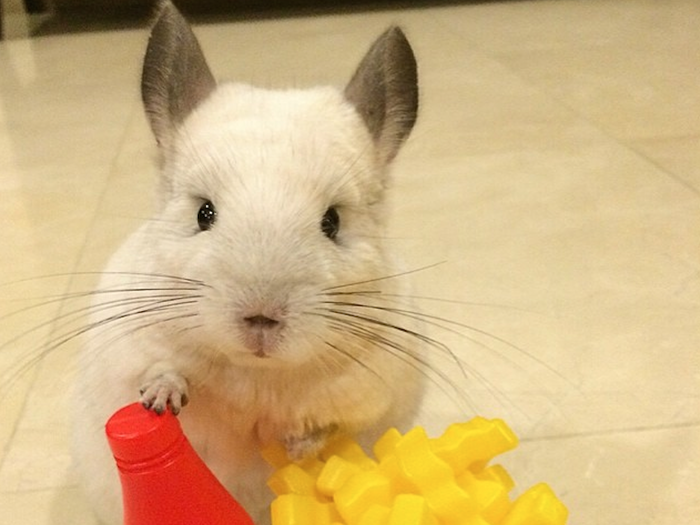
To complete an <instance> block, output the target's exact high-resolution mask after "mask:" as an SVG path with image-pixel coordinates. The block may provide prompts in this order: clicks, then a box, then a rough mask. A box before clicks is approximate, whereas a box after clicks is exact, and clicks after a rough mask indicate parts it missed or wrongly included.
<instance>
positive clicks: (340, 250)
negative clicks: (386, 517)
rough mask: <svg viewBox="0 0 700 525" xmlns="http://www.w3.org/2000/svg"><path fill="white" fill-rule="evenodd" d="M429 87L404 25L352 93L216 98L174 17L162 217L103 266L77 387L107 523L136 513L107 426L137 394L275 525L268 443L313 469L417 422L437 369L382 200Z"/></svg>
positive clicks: (166, 50) (383, 39) (161, 77)
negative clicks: (429, 365) (337, 440)
mask: <svg viewBox="0 0 700 525" xmlns="http://www.w3.org/2000/svg"><path fill="white" fill-rule="evenodd" d="M416 81H417V80H416V64H415V59H414V57H413V53H412V51H411V48H410V46H409V44H408V42H407V40H406V38H405V36H404V34H403V33H402V32H401V30H400V29H398V28H396V27H392V28H390V29H388V30H387V31H386V32H385V33H384V34H383V35H381V36H380V37H379V39H378V40H377V41H376V42H375V43H374V44H373V45H372V47H371V48H370V50H369V52H368V53H367V55H366V56H365V57H364V59H363V60H362V62H361V64H360V66H359V67H358V69H357V71H356V72H355V74H354V76H353V77H352V79H351V80H350V82H349V84H348V85H347V87H346V88H345V89H344V90H337V89H334V88H330V87H322V88H313V89H308V90H288V91H271V90H264V89H258V88H255V87H251V86H247V85H241V84H235V83H222V84H217V83H216V82H215V81H214V78H213V76H212V74H211V73H210V71H209V68H208V66H207V64H206V62H205V59H204V57H203V55H202V52H201V49H200V47H199V44H198V43H197V40H196V38H195V36H194V34H193V33H192V30H191V29H190V27H189V26H188V24H187V22H186V21H185V20H184V19H183V18H182V16H181V15H180V14H179V13H178V11H177V10H176V9H175V8H174V7H173V5H172V4H170V3H169V2H163V3H162V4H161V6H160V9H159V12H158V15H157V18H156V22H155V24H154V26H153V29H152V33H151V37H150V41H149V44H148V50H147V52H146V57H145V63H144V68H143V78H142V95H143V100H144V105H145V109H146V112H147V115H148V118H149V121H150V124H151V127H152V129H153V132H154V134H155V137H156V139H157V142H158V147H159V151H160V155H161V162H162V166H161V176H160V186H159V200H158V202H157V210H156V211H155V213H154V217H153V219H152V220H150V221H148V222H147V223H146V224H145V225H143V226H142V227H141V228H140V229H139V230H137V231H136V232H135V233H134V234H133V235H132V236H131V237H130V238H129V239H128V240H127V241H126V243H125V244H124V245H123V246H122V247H121V248H120V249H119V251H118V252H117V253H116V254H115V255H114V256H113V258H112V259H111V261H110V263H109V265H108V266H107V268H106V269H105V271H104V275H103V277H102V281H101V283H100V286H99V289H98V290H96V291H95V294H94V296H95V299H94V301H93V305H92V307H91V311H92V314H91V316H92V317H91V320H90V325H89V327H88V328H89V330H87V331H88V333H89V336H88V340H87V342H86V345H85V349H84V352H83V354H82V356H81V361H80V370H79V377H78V384H77V390H76V401H75V406H76V421H75V455H76V463H77V467H78V469H79V472H80V474H81V476H82V478H83V480H84V481H85V483H84V484H85V487H86V491H87V493H88V494H89V496H90V499H91V501H92V502H93V504H94V507H95V510H96V512H97V514H98V515H99V517H100V519H101V520H102V521H104V522H105V523H106V524H110V525H112V524H114V525H117V524H119V523H121V519H122V518H121V495H120V494H121V492H120V488H119V484H118V476H117V472H116V468H115V465H114V461H113V459H112V457H111V454H110V452H109V450H108V447H107V442H106V439H105V437H104V424H105V422H106V420H107V419H108V418H109V416H110V415H111V414H112V413H113V412H114V411H116V410H117V409H119V408H120V407H122V406H123V405H126V404H129V403H131V402H134V401H136V400H138V399H139V397H138V396H139V392H140V395H141V398H140V401H141V402H142V403H143V404H144V406H146V407H147V408H150V409H152V410H155V411H156V412H159V413H160V412H162V411H164V410H168V409H170V410H172V411H173V412H174V413H179V418H180V421H181V423H182V426H183V428H184V431H185V433H186V434H187V436H188V438H189V439H190V441H191V442H192V444H193V446H194V448H195V449H196V450H197V452H198V453H199V454H200V455H201V457H202V458H203V459H204V461H205V462H206V463H207V464H208V465H209V467H210V468H211V469H212V470H213V471H214V473H215V474H216V475H217V477H218V478H219V479H220V480H221V482H222V483H223V484H224V485H225V486H226V487H227V489H228V490H229V491H230V492H231V493H232V494H233V495H234V496H235V497H236V498H237V499H238V500H239V501H240V502H241V503H242V504H243V505H244V506H245V507H246V508H247V509H248V510H249V512H250V513H251V515H252V516H253V518H254V519H256V520H257V521H256V522H257V523H260V524H261V525H262V524H264V523H267V522H269V517H267V514H268V511H267V507H268V505H269V503H270V501H271V499H272V495H271V494H270V492H269V490H268V489H267V488H266V486H265V481H266V478H267V476H268V475H269V473H270V471H269V469H268V468H267V467H266V466H265V464H264V462H263V461H262V459H261V458H260V454H259V451H260V449H261V447H263V446H265V445H266V444H267V443H269V442H271V441H274V440H279V441H282V442H284V443H285V444H286V447H287V450H288V452H289V454H290V457H292V458H301V457H304V456H307V455H310V454H314V453H316V452H318V451H319V450H320V448H321V447H322V446H323V444H324V443H325V441H326V440H327V439H328V438H329V437H331V436H332V435H333V434H336V433H349V434H352V435H354V436H357V437H359V438H360V439H365V440H367V441H369V440H372V439H374V438H375V437H376V436H378V435H379V434H381V433H382V432H383V431H384V430H386V429H387V428H388V427H389V426H392V425H397V426H399V427H403V428H405V427H406V426H407V425H409V424H410V423H411V418H412V417H413V415H414V413H415V411H416V410H417V407H418V404H419V402H420V399H421V396H422V392H423V388H424V385H423V383H424V377H425V374H424V373H423V371H422V370H421V368H422V367H424V366H425V363H426V361H425V357H424V356H422V355H421V339H422V338H421V336H420V335H419V334H418V332H417V330H418V328H416V326H415V324H416V321H415V318H414V316H412V315H410V314H408V313H407V310H403V309H402V306H401V305H402V304H403V303H402V301H404V299H402V297H404V296H405V294H406V290H405V288H404V287H405V284H404V283H403V279H400V278H397V275H398V274H400V269H398V268H397V266H396V264H395V261H394V260H393V257H392V255H391V254H390V253H387V249H386V246H385V245H384V244H385V230H384V227H385V226H384V222H385V214H386V211H385V209H384V208H385V202H384V201H385V198H384V197H385V195H384V194H385V191H386V187H387V182H388V181H387V178H388V175H387V171H388V167H389V164H390V163H391V161H392V160H393V158H394V156H395V155H396V153H397V152H398V149H399V147H400V146H401V144H402V143H403V141H404V140H405V139H406V137H407V136H408V134H409V133H410V131H411V128H412V127H413V124H414V122H415V118H416V111H417V104H418V101H417V99H418V88H417V83H416ZM397 305H398V306H397ZM188 401H189V404H188V406H187V407H186V408H184V409H183V408H182V407H183V406H184V405H185V404H187V402H188ZM181 409H182V411H181Z"/></svg>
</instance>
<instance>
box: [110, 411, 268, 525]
mask: <svg viewBox="0 0 700 525" xmlns="http://www.w3.org/2000/svg"><path fill="white" fill-rule="evenodd" d="M106 431H107V439H108V441H109V446H110V447H111V449H112V454H113V455H114V459H115V460H116V462H117V467H118V468H119V477H120V479H121V484H122V498H123V502H124V525H254V523H253V520H252V519H251V518H250V516H249V515H248V514H247V513H246V511H245V510H244V509H243V507H241V505H240V504H239V503H238V502H237V501H236V500H235V499H233V497H231V495H230V494H229V493H228V491H227V490H226V489H225V488H224V486H223V485H222V484H221V483H219V481H218V480H217V479H216V477H215V476H214V474H213V473H212V472H211V471H210V470H209V469H208V468H207V466H206V465H205V464H204V462H203V461H202V460H201V459H200V457H199V456H198V455H197V454H196V453H195V451H194V449H193V448H192V445H191V444H190V442H189V441H188V440H187V438H186V437H185V435H184V434H183V432H182V427H181V426H180V422H179V421H178V420H177V418H176V417H175V416H173V415H172V414H171V413H170V412H169V411H168V412H166V413H165V414H163V415H161V416H158V415H156V414H155V413H153V412H152V411H150V410H146V409H145V408H143V407H142V406H141V405H140V404H138V403H134V404H132V405H128V406H126V407H124V408H122V409H121V410H119V411H117V412H116V413H115V414H114V415H113V416H112V417H111V418H110V419H109V421H108V422H107V426H106Z"/></svg>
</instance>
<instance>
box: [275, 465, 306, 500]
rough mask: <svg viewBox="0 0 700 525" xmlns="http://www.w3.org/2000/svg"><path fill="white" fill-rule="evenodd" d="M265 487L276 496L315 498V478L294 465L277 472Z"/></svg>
mask: <svg viewBox="0 0 700 525" xmlns="http://www.w3.org/2000/svg"><path fill="white" fill-rule="evenodd" d="M267 486H268V487H270V489H271V490H272V492H274V493H275V494H276V495H277V496H281V495H282V494H299V495H302V496H316V494H317V492H316V478H314V477H313V476H312V475H311V474H309V473H308V472H307V471H305V470H304V469H302V468H301V467H300V466H299V465H296V464H295V463H290V464H289V465H287V466H285V467H282V468H281V469H279V470H277V471H276V472H275V473H274V474H273V475H272V476H270V479H268V480H267Z"/></svg>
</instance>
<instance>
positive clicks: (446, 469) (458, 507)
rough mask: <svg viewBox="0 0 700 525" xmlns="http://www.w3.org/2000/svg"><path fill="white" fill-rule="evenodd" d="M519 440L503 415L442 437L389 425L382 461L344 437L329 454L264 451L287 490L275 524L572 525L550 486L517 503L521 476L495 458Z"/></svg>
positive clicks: (377, 448) (275, 484)
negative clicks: (293, 456) (301, 456)
mask: <svg viewBox="0 0 700 525" xmlns="http://www.w3.org/2000/svg"><path fill="white" fill-rule="evenodd" d="M516 445H517V438H516V437H515V435H514V434H513V432H512V431H511V430H510V429H509V428H508V427H507V426H506V424H505V423H504V422H503V421H501V420H498V419H495V420H486V419H483V418H475V419H474V420H472V421H470V422H467V423H459V424H455V425H451V426H450V427H449V428H448V429H447V430H446V431H445V433H444V434H443V435H442V436H441V437H439V438H435V439H430V438H428V436H427V434H426V432H425V430H424V429H422V428H421V427H416V428H414V429H413V430H411V431H410V432H408V433H406V434H405V435H403V436H402V435H401V433H400V432H398V431H397V430H396V429H390V430H389V431H387V432H386V433H385V434H384V435H383V436H382V437H381V438H380V439H379V440H378V441H377V442H376V443H375V445H374V447H373V451H374V454H375V457H376V458H377V461H375V460H373V459H371V458H370V457H369V456H367V454H365V452H364V451H363V450H362V448H361V447H360V446H359V444H357V443H356V442H355V441H353V440H351V439H348V438H343V439H338V440H336V441H334V442H333V443H331V444H330V446H329V447H328V448H327V449H326V450H325V451H324V452H323V453H322V454H321V459H308V460H304V461H301V462H298V463H290V462H289V460H288V459H287V458H286V451H285V450H284V449H283V448H279V447H278V448H277V449H274V448H272V449H267V450H266V451H265V453H264V456H265V458H266V459H268V461H269V462H270V463H271V464H272V465H273V466H276V467H277V471H276V473H275V474H274V475H273V476H272V478H271V479H270V481H269V484H270V487H271V488H273V490H274V491H275V492H276V493H278V494H281V495H279V496H278V498H277V499H276V500H275V503H274V504H273V507H272V524H273V525H565V523H566V520H567V517H568V511H567V509H566V507H565V506H564V505H563V504H562V503H561V502H560V501H559V500H558V499H557V497H556V496H555V495H554V493H553V492H552V490H551V489H550V488H549V487H548V486H547V485H545V484H540V485H536V486H535V487H532V488H531V489H530V490H528V491H526V492H524V493H523V494H522V495H521V496H520V497H519V498H518V499H517V500H516V501H515V502H511V500H510V497H509V492H510V491H511V490H512V489H513V488H514V485H515V484H514V482H513V479H512V478H511V477H510V475H509V474H508V472H507V471H506V470H505V469H504V468H503V467H502V466H501V465H491V466H488V464H489V462H490V461H491V460H492V459H493V457H494V456H496V455H498V454H500V453H502V452H505V451H507V450H510V449H511V448H513V447H515V446H516Z"/></svg>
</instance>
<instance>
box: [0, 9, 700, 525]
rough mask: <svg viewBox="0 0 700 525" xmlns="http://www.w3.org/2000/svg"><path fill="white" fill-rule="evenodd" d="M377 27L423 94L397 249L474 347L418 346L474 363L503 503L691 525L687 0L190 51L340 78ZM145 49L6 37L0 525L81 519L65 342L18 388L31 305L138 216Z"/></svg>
mask: <svg viewBox="0 0 700 525" xmlns="http://www.w3.org/2000/svg"><path fill="white" fill-rule="evenodd" d="M392 22H398V23H400V24H402V25H403V26H404V27H405V29H406V31H407V33H408V35H409V37H410V38H411V40H412V42H413V44H414V48H415V51H416V54H417V56H418V60H419V64H420V74H421V87H422V110H421V114H420V119H419V124H418V126H417V128H416V129H415V132H414V134H413V136H412V137H411V140H410V142H409V143H408V145H407V146H406V148H405V150H404V151H403V153H402V155H401V157H400V159H399V161H398V164H397V166H396V180H395V189H394V198H393V203H394V207H395V218H394V221H393V223H392V233H391V238H392V242H393V243H394V245H395V249H396V250H397V251H401V252H402V253H404V256H405V259H406V260H407V261H408V265H409V266H410V267H421V266H424V265H429V264H432V263H437V262H443V261H444V262H443V264H442V265H440V266H438V267H437V268H434V269H432V270H425V271H422V272H419V273H417V274H415V275H414V276H413V277H414V279H415V283H416V289H417V292H416V293H417V294H419V295H423V296H427V297H435V298H443V299H449V300H454V301H457V302H454V303H450V302H438V301H429V300H425V301H423V305H422V306H423V308H424V309H426V310H429V311H430V312H431V313H435V314H436V315H441V316H445V317H449V318H450V319H454V320H456V321H459V322H461V323H464V324H468V325H470V326H473V327H475V328H476V331H470V330H468V329H466V328H460V331H461V332H462V333H463V334H465V335H466V336H468V338H465V337H459V336H456V335H454V334H452V333H451V332H448V331H442V332H438V333H436V334H434V335H437V336H438V337H440V338H441V339H443V340H444V341H445V342H447V343H449V344H451V345H452V347H453V348H454V349H455V351H456V352H458V353H459V354H460V356H462V357H464V358H465V359H467V360H468V362H469V366H470V367H472V368H473V369H474V370H475V372H476V373H475V374H474V376H473V378H470V379H469V382H466V383H465V387H466V391H467V392H468V395H469V402H470V404H471V406H472V409H473V410H475V411H478V412H479V413H481V414H483V415H486V416H499V417H504V418H505V419H506V420H507V421H508V422H509V423H510V424H511V425H512V426H513V427H514V428H515V429H516V430H517V432H518V433H519V434H520V435H521V437H522V438H523V443H522V445H521V446H520V447H519V448H518V449H517V450H516V451H515V452H513V453H511V454H509V456H508V457H507V458H506V464H507V465H508V467H509V469H510V470H511V472H512V473H513V474H514V476H515V478H516V480H517V481H518V484H519V486H520V487H523V488H524V487H526V486H529V485H530V484H532V483H534V482H536V481H539V480H546V481H548V482H549V483H550V484H551V485H552V486H553V487H554V489H555V490H556V491H557V492H558V493H559V494H560V496H561V498H562V499H563V500H564V501H565V502H566V503H567V504H568V506H569V507H570V510H571V513H572V517H571V523H600V524H608V523H617V524H620V525H632V524H635V525H639V524H645V523H648V524H658V525H660V524H669V525H670V524H674V525H690V524H697V523H700V474H699V472H700V33H698V31H697V28H698V27H700V2H697V0H668V1H664V2H660V1H654V0H605V1H603V0H600V1H595V0H589V1H586V2H581V1H574V0H571V1H567V0H561V1H553V0H552V1H520V2H502V3H501V2H489V3H484V4H479V3H474V4H468V5H462V6H449V7H435V8H428V9H415V10H403V11H376V12H371V13H355V14H343V15H328V16H319V17H310V16H309V17H299V18H285V19H279V20H274V19H271V20H263V21H249V22H238V23H220V24H217V23H212V24H208V25H206V26H198V27H197V33H198V35H199V36H200V38H201V40H202V44H203V47H204V48H205V50H206V52H207V53H208V55H209V57H210V63H211V65H212V67H213V69H214V70H215V71H216V72H217V73H218V75H219V76H221V77H224V78H232V79H237V80H243V81H248V82H253V83H259V84H263V85H267V86H271V87H275V86H289V85H295V86H301V85H307V84H313V83H334V84H342V83H343V82H344V81H345V80H346V79H347V77H348V75H349V73H350V72H351V70H352V69H353V68H354V66H355V63H356V61H357V60H358V59H359V58H360V56H361V55H362V53H363V52H364V50H365V48H366V46H367V45H368V44H369V42H370V41H371V40H372V39H373V38H374V37H375V36H376V35H377V34H378V33H379V32H380V31H381V30H382V29H383V28H384V27H385V26H386V25H387V24H389V23H392ZM145 41H146V32H145V30H132V31H122V32H106V33H90V34H87V33H86V34H75V35H71V36H56V37H45V38H37V39H32V40H14V41H7V42H4V43H1V44H0V218H1V221H2V223H1V224H2V227H1V228H0V315H2V317H0V345H3V346H2V350H1V351H0V370H1V372H0V374H1V375H0V377H1V378H2V384H1V385H0V388H2V390H0V392H1V393H2V402H1V403H0V523H2V524H20V523H21V524H23V525H39V524H42V525H44V524H54V525H57V524H68V523H71V524H77V523H79V524H84V525H89V524H91V523H94V520H93V518H92V517H91V516H90V514H89V510H88V509H87V506H86V504H85V502H84V500H83V499H82V497H81V495H80V492H79V490H78V489H77V481H76V479H75V476H74V474H73V473H72V471H71V462H70V456H69V453H68V437H67V434H68V432H67V429H68V411H69V396H68V394H69V391H70V384H71V375H72V373H73V365H72V357H73V353H74V349H75V345H66V346H64V347H62V348H61V349H59V350H57V351H54V352H50V353H48V355H46V356H44V359H43V360H41V361H40V362H39V364H38V365H37V366H34V367H32V368H30V369H29V370H28V371H26V372H25V373H23V374H20V373H19V371H20V368H22V366H23V365H25V364H31V363H32V360H33V359H34V358H37V357H40V356H41V353H42V348H45V347H44V346H42V345H43V344H44V343H45V341H49V340H56V339H57V338H59V337H60V334H61V333H62V332H65V330H66V327H65V326H64V327H62V326H61V325H62V324H63V323H61V322H58V323H51V320H52V319H54V318H56V316H58V315H60V313H61V312H67V310H66V308H67V306H66V305H65V304H63V303H62V302H61V301H57V300H54V301H52V300H50V298H51V297H55V296H57V295H60V294H65V293H69V292H71V291H79V290H84V289H85V288H86V287H89V285H90V283H91V282H92V281H93V280H94V276H92V275H76V273H77V272H91V271H97V270H99V269H100V268H101V265H102V264H103V263H104V261H105V260H106V258H107V257H108V254H109V253H110V252H111V251H112V250H113V249H114V248H115V247H116V246H117V244H118V243H119V240H120V239H122V238H123V237H124V236H125V235H126V234H127V233H128V232H129V231H130V230H131V229H133V228H134V227H135V226H136V225H137V224H138V223H139V222H140V221H141V220H143V219H145V218H146V217H147V216H148V209H149V208H150V207H151V184H152V182H153V176H154V168H153V162H152V161H153V157H154V147H153V143H152V140H151V138H150V136H149V133H148V129H147V126H146V123H145V119H144V117H143V115H142V113H141V109H140V106H139V97H138V92H137V77H138V71H139V67H140V64H139V62H140V60H141V57H142V54H143V50H144V45H145ZM71 274H73V275H72V276H71ZM44 276H52V277H47V278H43V279H34V278H36V277H44ZM41 297H43V298H45V299H44V300H41V299H40V298H41ZM40 303H45V304H44V306H41V307H36V308H32V309H27V308H28V307H32V306H37V305H39V304H40ZM13 312H14V315H13ZM484 334H492V336H491V337H489V336H486V335H484ZM20 336H21V337H20ZM525 352H527V354H528V355H529V356H530V357H527V356H526V355H525ZM543 363H546V364H547V365H545V364H543ZM443 366H444V367H445V368H447V367H448V364H447V363H443ZM10 380H12V381H10ZM429 401H430V402H429V403H428V404H427V406H426V409H425V410H424V414H423V416H422V418H421V419H422V422H423V423H424V424H425V425H427V426H429V427H430V428H431V429H433V430H435V431H439V430H440V429H441V428H442V427H443V426H444V425H445V424H446V423H447V422H449V421H452V420H455V419H459V418H464V417H468V416H469V415H470V414H467V413H464V412H460V411H459V410H458V408H457V407H456V405H455V403H453V402H451V400H450V399H448V398H447V397H446V396H443V395H442V394H439V389H437V388H435V392H433V393H431V397H430V398H429Z"/></svg>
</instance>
